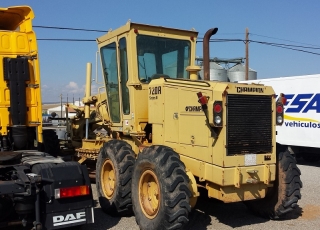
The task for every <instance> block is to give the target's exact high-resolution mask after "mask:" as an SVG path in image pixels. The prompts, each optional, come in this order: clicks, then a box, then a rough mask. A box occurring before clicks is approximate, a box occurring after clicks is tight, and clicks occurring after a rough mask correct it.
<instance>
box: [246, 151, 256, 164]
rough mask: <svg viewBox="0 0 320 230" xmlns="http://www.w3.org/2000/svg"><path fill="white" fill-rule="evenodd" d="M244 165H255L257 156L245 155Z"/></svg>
mask: <svg viewBox="0 0 320 230" xmlns="http://www.w3.org/2000/svg"><path fill="white" fill-rule="evenodd" d="M244 165H245V166H250V165H257V154H246V155H245V156H244Z"/></svg>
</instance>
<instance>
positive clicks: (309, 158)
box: [302, 153, 320, 163]
mask: <svg viewBox="0 0 320 230" xmlns="http://www.w3.org/2000/svg"><path fill="white" fill-rule="evenodd" d="M302 158H303V160H305V161H306V162H308V163H316V162H318V161H319V160H320V154H306V153H303V154H302Z"/></svg>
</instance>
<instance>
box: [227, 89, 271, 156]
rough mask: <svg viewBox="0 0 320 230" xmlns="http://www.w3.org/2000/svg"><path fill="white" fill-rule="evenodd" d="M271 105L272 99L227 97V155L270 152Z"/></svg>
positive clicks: (249, 96) (265, 97)
mask: <svg viewBox="0 0 320 230" xmlns="http://www.w3.org/2000/svg"><path fill="white" fill-rule="evenodd" d="M271 103H272V97H271V96H254V95H228V96H227V155H235V154H246V153H254V154H259V153H267V152H271V150H272V104H271Z"/></svg>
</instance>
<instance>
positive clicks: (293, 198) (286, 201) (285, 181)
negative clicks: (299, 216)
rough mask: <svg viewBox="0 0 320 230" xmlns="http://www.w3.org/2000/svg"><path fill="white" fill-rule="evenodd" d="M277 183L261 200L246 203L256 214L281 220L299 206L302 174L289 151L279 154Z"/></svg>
mask: <svg viewBox="0 0 320 230" xmlns="http://www.w3.org/2000/svg"><path fill="white" fill-rule="evenodd" d="M277 158H278V159H277V172H276V181H275V184H274V187H273V188H270V190H269V191H268V192H267V194H266V197H265V198H263V199H261V200H251V201H246V202H244V203H245V204H246V206H247V207H248V208H249V209H250V210H251V211H252V212H253V213H254V214H257V215H259V216H261V217H264V218H268V219H280V218H283V217H285V214H286V213H288V212H290V211H292V210H293V209H294V208H296V207H297V206H298V204H297V203H298V200H299V199H301V193H300V189H301V188H302V182H301V180H300V175H301V172H300V170H299V168H298V167H297V164H296V160H295V159H294V157H293V156H292V155H291V154H290V152H289V151H286V152H281V153H279V154H277Z"/></svg>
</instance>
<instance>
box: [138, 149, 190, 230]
mask: <svg viewBox="0 0 320 230" xmlns="http://www.w3.org/2000/svg"><path fill="white" fill-rule="evenodd" d="M188 182H189V178H188V176H187V174H186V171H185V166H184V164H183V163H182V162H181V161H180V158H179V155H178V154H177V153H176V152H174V150H173V149H171V148H168V147H165V146H151V147H149V148H145V149H144V150H143V151H142V152H141V153H139V154H138V157H137V160H136V164H135V167H134V171H133V176H132V203H133V211H134V214H135V217H136V222H137V224H138V225H139V227H140V229H157V230H158V229H181V228H182V227H183V226H185V225H186V224H187V223H188V221H189V220H188V215H189V212H190V211H191V207H190V204H189V198H190V197H191V191H190V190H189V188H188Z"/></svg>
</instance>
